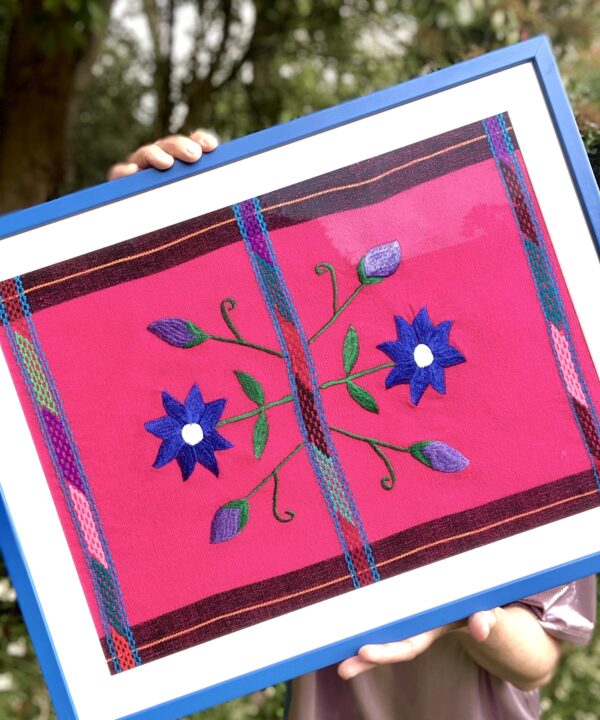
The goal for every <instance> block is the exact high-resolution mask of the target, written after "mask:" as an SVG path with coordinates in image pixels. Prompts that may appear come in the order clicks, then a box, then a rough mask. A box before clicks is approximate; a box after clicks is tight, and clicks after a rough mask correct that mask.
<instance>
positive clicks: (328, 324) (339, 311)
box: [308, 285, 365, 343]
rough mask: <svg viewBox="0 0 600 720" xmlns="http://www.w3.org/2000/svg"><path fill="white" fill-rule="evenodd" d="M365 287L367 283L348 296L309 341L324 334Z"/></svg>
mask: <svg viewBox="0 0 600 720" xmlns="http://www.w3.org/2000/svg"><path fill="white" fill-rule="evenodd" d="M364 287H365V285H359V286H358V287H357V288H356V289H355V290H354V291H353V292H352V294H351V295H349V296H348V298H347V299H346V300H345V301H344V302H343V303H342V304H341V305H340V307H339V308H338V309H337V310H336V311H335V312H334V313H333V315H332V316H331V317H330V318H329V320H328V321H327V322H326V323H325V325H323V327H322V328H320V329H319V330H317V332H316V333H315V334H314V335H313V336H312V337H311V338H310V339H309V341H308V342H309V343H311V342H313V341H314V340H316V339H317V338H318V337H319V335H322V334H323V333H324V332H325V330H327V329H328V328H330V327H331V326H332V325H333V323H334V322H335V321H336V320H337V319H338V318H339V316H340V315H341V314H342V313H343V312H344V310H345V309H346V308H347V307H348V305H350V303H351V302H352V301H353V300H354V298H355V297H356V296H357V295H358V293H359V292H360V291H361V290H362V289H363V288H364Z"/></svg>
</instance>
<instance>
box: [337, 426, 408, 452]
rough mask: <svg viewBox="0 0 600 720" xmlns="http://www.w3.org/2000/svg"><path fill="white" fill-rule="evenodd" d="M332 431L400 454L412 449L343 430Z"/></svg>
mask: <svg viewBox="0 0 600 720" xmlns="http://www.w3.org/2000/svg"><path fill="white" fill-rule="evenodd" d="M331 429H332V430H333V431H334V432H336V433H339V434H340V435H346V437H349V438H352V439H353V440H361V441H362V442H366V443H368V444H369V445H371V446H373V445H377V446H379V447H384V448H388V449H389V450H397V451H398V452H405V453H409V452H410V448H408V447H402V446H401V445H392V443H389V442H385V440H377V438H371V437H366V436H365V435H357V434H356V433H351V432H349V431H348V430H342V428H338V427H334V426H333V425H332V426H331Z"/></svg>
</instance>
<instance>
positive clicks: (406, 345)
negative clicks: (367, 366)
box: [377, 308, 465, 405]
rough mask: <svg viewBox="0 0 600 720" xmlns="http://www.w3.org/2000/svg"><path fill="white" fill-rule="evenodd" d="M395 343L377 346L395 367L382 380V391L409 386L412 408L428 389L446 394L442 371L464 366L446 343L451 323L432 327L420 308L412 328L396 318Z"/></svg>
mask: <svg viewBox="0 0 600 720" xmlns="http://www.w3.org/2000/svg"><path fill="white" fill-rule="evenodd" d="M394 320H395V322H396V331H397V333H398V340H394V341H392V342H384V343H381V344H380V345H378V346H377V347H378V348H379V350H382V351H383V352H384V353H385V354H386V355H388V356H389V357H390V358H391V359H392V360H393V361H394V362H395V363H396V364H395V366H394V367H393V368H392V370H391V372H390V374H389V375H388V376H387V378H386V379H385V386H386V388H388V389H389V388H391V387H393V386H394V385H402V384H410V399H411V400H412V401H413V403H414V404H415V405H418V404H419V400H420V399H421V398H422V397H423V393H424V392H425V390H426V389H427V387H428V386H429V385H431V386H432V387H433V389H434V390H437V392H439V393H442V394H444V393H445V392H446V374H445V368H448V367H452V365H458V364H459V363H463V362H465V357H464V355H463V354H462V353H460V352H459V351H458V350H457V349H456V348H454V347H452V345H450V344H449V342H448V337H449V335H450V329H451V327H452V321H451V320H445V321H444V322H442V323H440V324H439V325H433V324H432V322H431V320H430V319H429V315H428V314H427V308H422V309H421V310H420V311H419V314H418V315H417V316H416V318H415V319H414V320H413V322H412V324H411V323H409V322H407V321H406V320H405V319H404V318H403V317H400V316H396V317H395V318H394Z"/></svg>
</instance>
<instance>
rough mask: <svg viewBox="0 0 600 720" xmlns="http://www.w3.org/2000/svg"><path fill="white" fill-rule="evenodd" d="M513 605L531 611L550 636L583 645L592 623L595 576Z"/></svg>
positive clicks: (588, 635)
mask: <svg viewBox="0 0 600 720" xmlns="http://www.w3.org/2000/svg"><path fill="white" fill-rule="evenodd" d="M514 604H515V605H520V606H522V607H526V608H527V609H528V610H530V611H531V612H533V614H534V615H535V616H536V617H537V618H538V620H539V622H540V625H541V626H542V627H543V628H544V630H546V632H548V633H549V634H550V635H552V636H553V637H555V638H557V639H559V640H566V641H567V642H570V643H574V644H575V645H585V644H586V643H587V642H589V640H590V638H591V636H592V633H593V631H594V623H595V621H596V577H595V576H591V577H587V578H582V579H581V580H576V581H575V582H572V583H569V584H568V585H561V586H559V587H556V588H553V589H552V590H546V591H545V592H542V593H538V594H537V595H531V596H530V597H527V598H523V600H521V601H520V602H518V603H514Z"/></svg>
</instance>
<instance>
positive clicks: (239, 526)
mask: <svg viewBox="0 0 600 720" xmlns="http://www.w3.org/2000/svg"><path fill="white" fill-rule="evenodd" d="M249 512H250V507H249V505H248V501H247V500H244V499H242V500H232V501H231V502H228V503H226V504H225V505H223V506H221V507H220V508H219V509H218V510H217V512H216V513H215V516H214V517H213V521H212V525H211V527H210V541H211V543H221V542H225V541H226V540H231V538H234V537H235V536H236V535H238V534H239V533H240V532H241V531H242V530H243V529H244V526H245V525H246V523H247V522H248V514H249Z"/></svg>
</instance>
